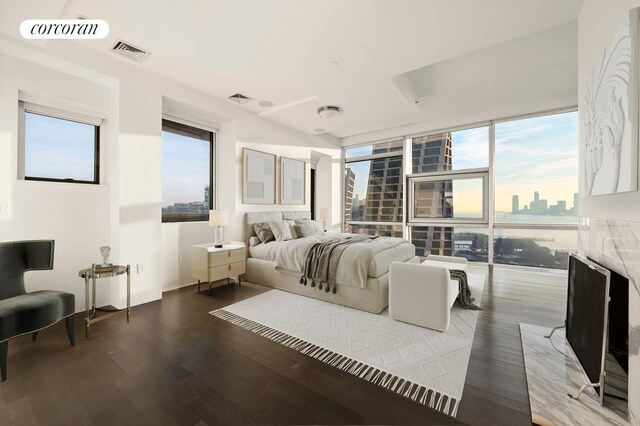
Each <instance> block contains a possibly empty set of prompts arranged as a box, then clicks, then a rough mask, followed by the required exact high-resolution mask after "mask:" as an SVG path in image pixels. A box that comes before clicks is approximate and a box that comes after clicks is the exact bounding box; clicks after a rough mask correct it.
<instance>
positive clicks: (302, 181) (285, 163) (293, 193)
mask: <svg viewBox="0 0 640 426" xmlns="http://www.w3.org/2000/svg"><path fill="white" fill-rule="evenodd" d="M306 192H307V163H306V162H305V161H302V160H295V159H293V158H287V157H280V204H287V205H291V204H297V205H304V203H305V200H306Z"/></svg>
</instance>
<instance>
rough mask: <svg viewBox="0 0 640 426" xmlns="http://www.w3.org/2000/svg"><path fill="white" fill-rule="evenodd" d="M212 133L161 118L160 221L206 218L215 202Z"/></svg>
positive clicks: (187, 220) (201, 219) (189, 220)
mask: <svg viewBox="0 0 640 426" xmlns="http://www.w3.org/2000/svg"><path fill="white" fill-rule="evenodd" d="M214 137H215V134H214V133H213V132H210V131H207V130H202V129H198V128H196V127H192V126H187V125H184V124H180V123H176V122H173V121H169V120H162V221H163V222H195V221H206V220H209V210H210V209H212V208H213V206H214V203H213V200H214V196H215V194H214V189H213V188H214V185H213V184H214V182H213V176H214V170H213V168H214V158H213V156H214V152H215V151H214Z"/></svg>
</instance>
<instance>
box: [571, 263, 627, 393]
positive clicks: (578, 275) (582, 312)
mask: <svg viewBox="0 0 640 426" xmlns="http://www.w3.org/2000/svg"><path fill="white" fill-rule="evenodd" d="M628 285H629V284H628V279H627V278H625V277H623V276H622V275H620V274H617V273H615V272H614V271H610V270H609V269H607V268H605V267H604V266H602V265H600V264H598V263H597V262H594V261H593V260H591V259H588V258H584V257H582V256H580V255H578V254H574V253H571V254H570V256H569V281H568V294H567V317H566V323H565V325H566V338H567V341H568V342H569V345H570V346H571V349H572V350H573V352H574V354H575V355H576V358H577V359H578V361H579V362H580V365H581V366H582V369H583V370H584V373H585V375H586V376H587V378H588V381H589V383H590V384H593V385H596V386H593V387H594V389H595V391H596V392H597V394H598V396H599V397H600V403H602V402H603V400H604V385H605V383H604V379H605V373H604V372H605V361H606V354H607V352H609V353H610V354H611V355H612V356H613V357H614V358H615V359H616V360H617V361H618V363H619V364H620V365H621V367H622V368H623V369H624V370H625V372H626V373H627V374H628V339H627V334H628V312H629V308H628V306H629V305H628Z"/></svg>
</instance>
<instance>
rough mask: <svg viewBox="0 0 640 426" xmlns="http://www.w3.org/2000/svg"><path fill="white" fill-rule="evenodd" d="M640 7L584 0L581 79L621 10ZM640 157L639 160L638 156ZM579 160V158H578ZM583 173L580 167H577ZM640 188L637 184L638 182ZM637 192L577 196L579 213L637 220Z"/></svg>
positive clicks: (626, 0)
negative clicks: (578, 197)
mask: <svg viewBox="0 0 640 426" xmlns="http://www.w3.org/2000/svg"><path fill="white" fill-rule="evenodd" d="M636 7H640V1H638V0H617V1H613V2H612V1H607V0H587V1H585V4H584V7H583V8H582V12H581V13H580V20H579V31H578V34H579V55H578V58H579V59H578V75H579V82H582V80H583V79H584V77H585V75H586V73H587V71H588V70H589V68H590V67H591V66H592V65H593V64H595V63H596V60H597V59H598V55H600V54H601V53H602V51H603V49H604V48H605V47H606V46H607V45H608V44H609V42H610V41H611V39H612V38H613V34H614V33H615V31H616V30H617V29H618V27H619V25H620V23H621V22H622V18H623V17H624V14H625V13H627V12H628V11H629V10H630V9H633V8H636ZM639 156H640V153H639ZM639 161H640V160H639ZM580 164H582V161H580ZM580 172H581V173H582V170H581V171H580ZM639 188H640V186H639ZM639 206H640V192H638V191H636V192H629V193H626V194H615V195H601V196H597V197H582V198H580V215H581V216H587V217H598V218H604V219H615V220H627V221H635V222H640V210H638V207H639Z"/></svg>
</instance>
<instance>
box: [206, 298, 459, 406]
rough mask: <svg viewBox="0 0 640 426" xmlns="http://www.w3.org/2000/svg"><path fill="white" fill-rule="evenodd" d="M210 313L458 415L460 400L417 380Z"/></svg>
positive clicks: (233, 317) (257, 325)
mask: <svg viewBox="0 0 640 426" xmlns="http://www.w3.org/2000/svg"><path fill="white" fill-rule="evenodd" d="M210 314H211V315H213V316H214V317H216V318H220V319H222V320H224V321H227V322H230V323H231V324H235V325H238V326H240V327H242V328H244V329H246V330H249V331H251V332H252V333H255V334H257V335H259V336H262V337H266V338H267V339H269V340H272V341H274V342H276V343H280V344H281V345H284V346H286V347H288V348H291V349H294V350H295V351H297V352H300V353H303V354H305V355H307V356H309V357H311V358H314V359H317V360H318V361H321V362H324V363H325V364H329V365H331V366H332V367H335V368H338V369H340V370H342V371H345V372H347V373H349V374H352V375H354V376H356V377H359V378H361V379H364V380H366V381H368V382H371V383H373V384H375V385H378V386H380V387H382V388H384V389H387V390H389V391H391V392H394V393H396V394H398V395H401V396H404V397H406V398H409V399H411V400H413V401H415V402H417V403H419V404H422V405H424V406H426V407H429V408H432V409H434V410H436V411H439V412H441V413H444V414H446V415H448V416H451V417H455V416H456V414H457V413H458V405H459V403H460V401H458V400H457V399H456V398H453V397H451V396H449V395H447V394H444V393H442V392H438V391H435V390H433V389H429V388H427V387H426V386H422V385H419V384H417V383H413V382H411V381H409V380H406V379H404V378H402V377H399V376H396V375H395V374H392V373H388V372H386V371H382V370H380V369H379V368H377V367H374V366H372V365H369V364H367V363H364V362H361V361H358V360H356V359H353V358H350V357H348V356H345V355H341V354H339V353H336V352H333V351H330V350H329V349H326V348H323V347H322V346H319V345H316V344H314V343H310V342H307V341H306V340H303V339H299V338H297V337H295V336H292V335H290V334H287V333H284V332H282V331H279V330H276V329H274V328H271V327H268V326H266V325H263V324H260V323H258V322H255V321H252V320H250V319H247V318H244V317H241V316H239V315H236V314H234V313H231V312H229V311H226V310H224V309H219V310H217V311H212V312H210Z"/></svg>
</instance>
